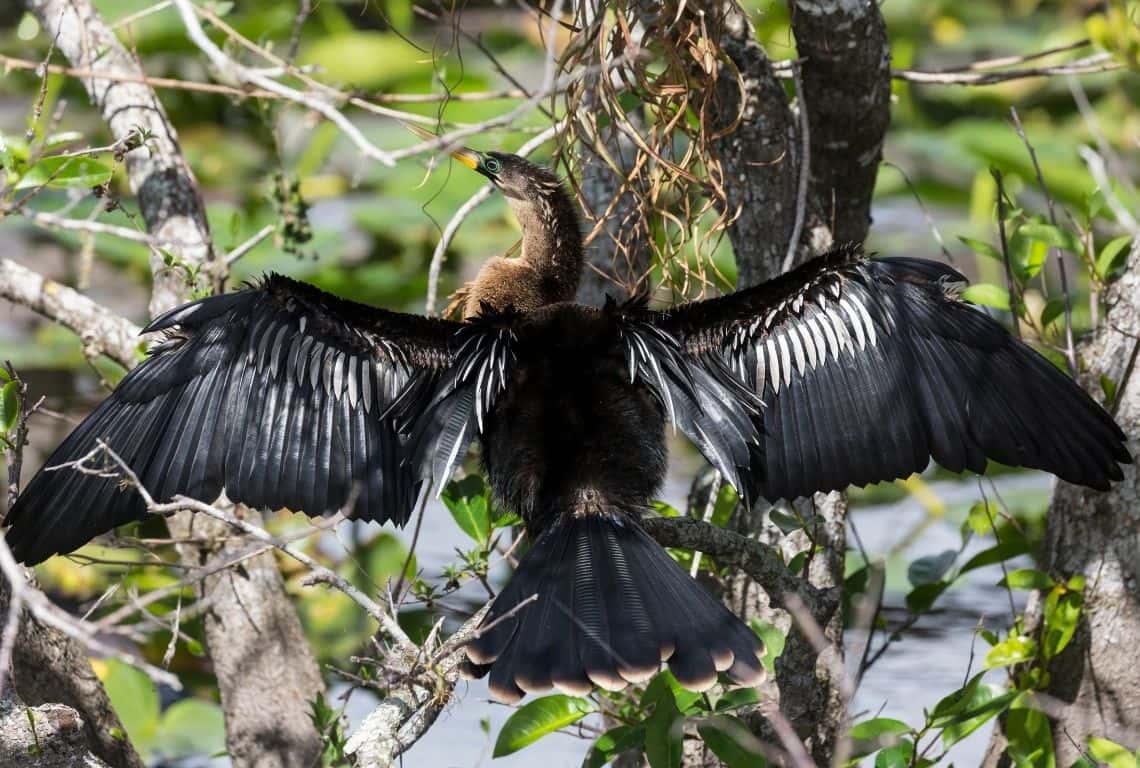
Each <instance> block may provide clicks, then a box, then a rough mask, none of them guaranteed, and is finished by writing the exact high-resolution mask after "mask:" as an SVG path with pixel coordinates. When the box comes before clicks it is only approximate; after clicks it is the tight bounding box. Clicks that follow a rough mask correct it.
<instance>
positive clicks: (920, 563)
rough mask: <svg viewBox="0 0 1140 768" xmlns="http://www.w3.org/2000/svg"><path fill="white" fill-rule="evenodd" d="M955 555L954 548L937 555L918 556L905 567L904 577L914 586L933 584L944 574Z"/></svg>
mask: <svg viewBox="0 0 1140 768" xmlns="http://www.w3.org/2000/svg"><path fill="white" fill-rule="evenodd" d="M957 557H958V552H957V550H954V549H947V550H944V551H942V552H940V553H938V554H937V555H927V556H925V557H920V558H918V559H917V560H915V561H914V562H913V563H911V564H910V567H909V568H907V569H906V577H907V579H908V580H909V581H910V583H911V585H912V586H915V587H920V586H922V585H923V584H933V583H934V582H936V581H938V580H939V579H941V578H942V577H943V576H945V575H946V572H947V571H948V570H950V566H952V565H954V560H956V559H957Z"/></svg>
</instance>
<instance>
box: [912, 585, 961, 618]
mask: <svg viewBox="0 0 1140 768" xmlns="http://www.w3.org/2000/svg"><path fill="white" fill-rule="evenodd" d="M949 587H950V582H948V581H935V582H933V583H931V584H920V585H918V586H917V587H915V588H914V589H912V590H911V591H910V592H908V593H907V595H906V607H907V610H909V611H910V612H911V613H926V612H927V611H929V610H930V608H931V606H933V605H934V601H935V600H937V599H938V598H939V597H941V596H942V593H943V592H945V591H946V590H947V589H948V588H949Z"/></svg>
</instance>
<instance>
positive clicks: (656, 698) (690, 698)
mask: <svg viewBox="0 0 1140 768" xmlns="http://www.w3.org/2000/svg"><path fill="white" fill-rule="evenodd" d="M664 700H668V701H670V702H672V704H673V706H675V707H676V708H677V709H678V710H679V711H681V712H688V711H689V710H690V709H691V708H692V707H693V706H694V705H695V704H696V703H697V702H698V701H701V700H702V698H701V694H699V693H697V692H696V691H690V690H688V689H686V688H683V687H682V686H681V684H680V683H678V682H677V678H675V677H673V673H672V672H670V671H669V670H668V669H663V670H661V671H660V672H658V673H657V674H656V675H654V676H653V679H652V680H650V681H649V684H648V685H647V686H645V691H644V692H643V693H642V694H641V708H642V709H644V710H649V709H650V708H652V707H654V706H656V705H657V703H658V702H660V701H664Z"/></svg>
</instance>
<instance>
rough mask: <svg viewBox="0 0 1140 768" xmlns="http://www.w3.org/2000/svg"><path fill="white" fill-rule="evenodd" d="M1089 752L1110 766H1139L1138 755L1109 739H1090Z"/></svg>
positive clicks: (1100, 761) (1128, 767)
mask: <svg viewBox="0 0 1140 768" xmlns="http://www.w3.org/2000/svg"><path fill="white" fill-rule="evenodd" d="M1089 754H1091V755H1092V756H1093V757H1095V758H1096V760H1097V762H1099V763H1103V764H1104V765H1107V766H1109V768H1138V765H1137V760H1136V755H1135V754H1133V753H1132V752H1130V751H1129V750H1127V749H1125V748H1124V747H1122V746H1120V745H1119V744H1117V743H1116V742H1114V741H1109V740H1108V739H1098V738H1096V737H1093V738H1090V739H1089Z"/></svg>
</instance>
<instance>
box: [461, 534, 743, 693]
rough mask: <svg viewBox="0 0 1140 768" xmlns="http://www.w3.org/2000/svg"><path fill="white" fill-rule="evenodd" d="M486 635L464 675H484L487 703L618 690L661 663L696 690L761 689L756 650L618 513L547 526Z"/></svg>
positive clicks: (474, 645) (472, 648)
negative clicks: (722, 686)
mask: <svg viewBox="0 0 1140 768" xmlns="http://www.w3.org/2000/svg"><path fill="white" fill-rule="evenodd" d="M531 595H537V596H538V597H537V599H535V600H534V601H533V602H531V603H529V604H526V605H523V606H522V607H519V605H520V603H522V602H523V601H524V600H525V599H526V598H528V597H530V596H531ZM483 626H484V627H485V628H486V629H485V631H483V632H482V634H480V635H479V637H477V638H476V639H475V640H473V641H472V642H471V643H469V644H468V645H467V662H466V663H465V664H464V665H463V667H462V668H461V673H462V674H463V675H464V676H465V677H468V678H476V677H483V676H485V675H488V674H489V675H490V679H489V686H490V690H491V693H492V695H494V696H495V697H496V698H498V699H501V700H504V701H517V700H519V699H520V698H522V696H523V695H525V694H526V693H537V692H541V691H545V690H550V689H551V688H557V689H558V690H560V691H562V692H564V693H570V694H573V695H583V694H585V693H588V692H589V691H590V690H592V689H593V688H594V687H595V686H596V687H600V688H604V689H606V690H610V691H616V690H621V689H623V688H625V687H626V686H627V685H630V684H639V683H644V682H646V681H647V680H649V679H650V678H651V677H653V676H654V675H655V674H657V673H658V672H659V671H660V670H661V668H662V666H663V665H666V664H667V665H668V666H669V668H670V670H671V671H672V672H673V675H674V677H676V678H677V681H678V682H679V683H680V684H681V685H682V686H684V687H686V688H689V689H691V690H707V689H708V688H710V687H712V686H713V685H714V684H716V682H717V681H718V679H727V681H728V682H730V683H731V684H735V685H747V686H755V685H758V684H759V683H760V682H761V681H762V680H763V678H764V667H763V665H762V664H761V663H760V659H761V657H762V654H763V644H762V642H761V641H760V639H759V638H758V637H757V636H756V635H755V634H754V633H753V632H752V631H751V630H750V629H749V628H748V627H747V626H746V625H745V624H744V623H743V622H742V621H740V619H738V618H737V617H736V616H734V615H733V614H732V613H731V612H729V611H728V609H727V608H725V607H724V606H723V605H721V604H720V603H719V602H718V601H717V600H715V599H714V598H713V597H712V596H711V595H710V594H709V593H708V592H706V591H705V590H704V588H703V587H701V586H700V585H699V584H697V583H696V581H694V580H693V579H692V578H691V577H690V576H689V575H688V574H687V573H685V571H684V570H682V569H681V568H680V566H678V565H677V564H676V563H675V562H673V560H672V559H671V558H670V557H669V556H668V554H666V553H665V551H664V550H663V549H661V547H660V546H659V545H658V544H657V543H656V542H655V541H653V539H651V538H650V537H649V536H648V534H646V533H645V531H644V530H643V529H642V528H641V526H640V525H638V524H637V522H636V520H634V519H633V518H632V517H629V516H621V515H619V514H611V515H605V514H601V515H599V514H595V515H583V516H573V515H570V514H567V515H565V516H564V517H563V519H562V520H561V521H560V522H558V523H556V524H555V525H553V526H551V527H550V528H549V529H548V530H547V531H546V532H545V533H544V534H543V535H542V536H541V537H540V538H539V539H538V541H536V542H535V544H534V546H533V547H532V548H531V550H530V552H529V553H528V554H527V555H526V556H525V557H524V558H523V560H522V562H521V563H520V564H519V568H518V570H517V571H516V572H515V575H514V578H512V579H511V581H510V582H509V583H508V584H507V585H506V587H504V588H503V590H502V592H500V594H499V596H498V597H497V598H496V600H495V604H494V605H493V606H492V608H491V610H490V611H489V612H488V614H487V616H486V617H485V618H484V624H483ZM722 675H723V677H721V676H722Z"/></svg>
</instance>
